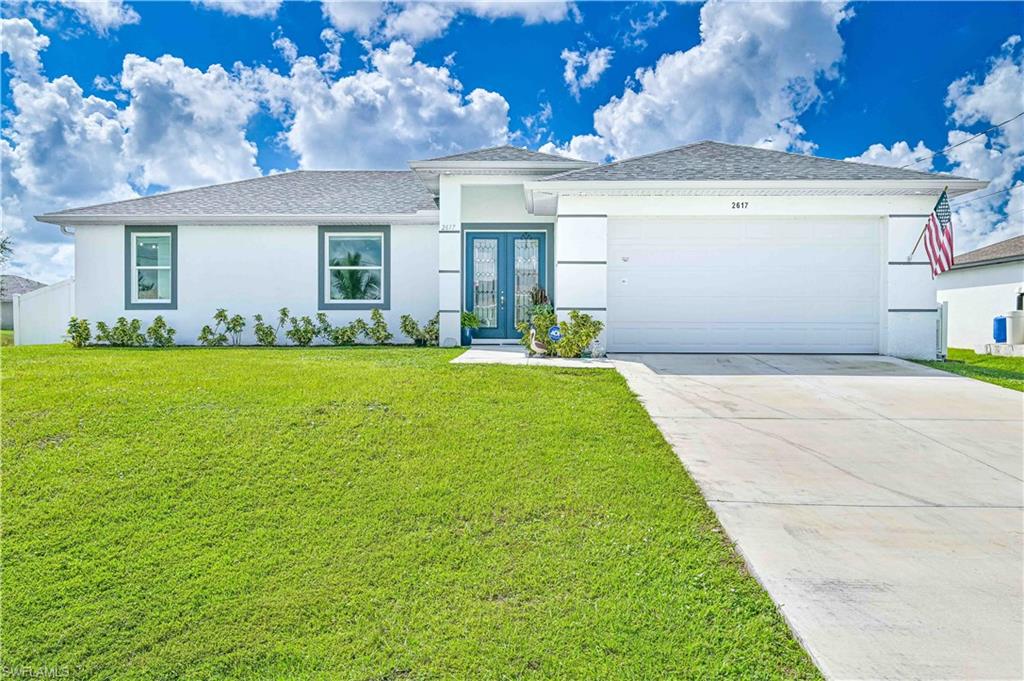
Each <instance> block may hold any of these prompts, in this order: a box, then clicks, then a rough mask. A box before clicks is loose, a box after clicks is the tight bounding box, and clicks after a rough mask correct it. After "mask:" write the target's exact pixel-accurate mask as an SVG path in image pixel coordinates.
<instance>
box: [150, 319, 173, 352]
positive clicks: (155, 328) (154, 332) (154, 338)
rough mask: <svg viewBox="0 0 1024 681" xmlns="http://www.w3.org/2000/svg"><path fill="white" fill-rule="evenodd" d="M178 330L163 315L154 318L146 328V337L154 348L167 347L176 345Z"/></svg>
mask: <svg viewBox="0 0 1024 681" xmlns="http://www.w3.org/2000/svg"><path fill="white" fill-rule="evenodd" d="M175 333H176V331H175V330H174V329H172V328H171V327H169V326H168V325H167V322H166V321H164V318H163V315H157V316H156V317H154V318H153V323H152V324H150V325H149V328H148V329H146V338H148V339H149V344H150V345H152V346H153V347H154V348H167V347H170V346H172V345H174V334H175Z"/></svg>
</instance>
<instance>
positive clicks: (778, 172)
mask: <svg viewBox="0 0 1024 681" xmlns="http://www.w3.org/2000/svg"><path fill="white" fill-rule="evenodd" d="M937 178H946V179H965V178H957V177H954V176H952V175H935V174H932V173H924V172H920V171H917V170H901V169H899V168H889V167H885V166H876V165H870V164H867V163H854V162H851V161H837V160H835V159H831V158H821V157H818V156H804V155H802V154H790V153H786V152H784V151H773V150H770V149H758V148H756V147H748V146H741V145H738V144H725V143H723V142H710V141H705V142H695V143H693V144H687V145H685V146H682V147H677V148H675V149H668V150H666V151H659V152H655V153H653V154H646V155H644V156H636V157H633V158H627V159H623V160H621V161H616V162H614V163H607V164H605V165H599V166H595V167H593V168H584V169H582V170H570V171H569V172H565V173H559V174H558V175H549V176H548V177H545V178H543V179H542V180H541V182H545V181H548V182H550V181H561V180H566V181H569V180H571V181H574V182H577V181H588V180H589V181H629V180H639V181H655V182H656V181H667V182H671V181H700V180H712V181H714V180H719V181H726V182H728V181H750V180H752V181H758V180H765V181H771V180H839V181H843V180H923V179H937Z"/></svg>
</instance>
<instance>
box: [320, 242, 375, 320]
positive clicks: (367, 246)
mask: <svg viewBox="0 0 1024 681" xmlns="http://www.w3.org/2000/svg"><path fill="white" fill-rule="evenodd" d="M389 231H390V230H389V229H388V228H387V227H374V228H369V227H330V228H327V227H321V228H320V287H321V298H320V309H328V310H329V309H372V308H375V307H379V308H385V309H386V308H387V306H388V297H389V296H388V290H387V289H388V275H389V272H388V268H389V265H390V263H389V255H390V254H389V252H388V251H389V244H388V237H389Z"/></svg>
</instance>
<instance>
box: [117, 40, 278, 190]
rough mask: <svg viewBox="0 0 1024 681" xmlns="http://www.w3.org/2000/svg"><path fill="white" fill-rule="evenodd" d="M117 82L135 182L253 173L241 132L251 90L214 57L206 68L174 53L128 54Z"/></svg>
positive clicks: (211, 179) (184, 183) (199, 180)
mask: <svg viewBox="0 0 1024 681" xmlns="http://www.w3.org/2000/svg"><path fill="white" fill-rule="evenodd" d="M121 88H122V89H123V90H125V91H126V92H127V93H128V95H129V97H130V103H129V105H128V107H127V109H125V111H124V120H125V124H126V126H125V127H126V128H127V130H128V134H127V136H126V143H127V145H126V146H127V151H128V154H129V156H130V157H132V158H133V159H136V160H137V162H138V164H139V165H140V168H141V172H140V173H139V181H140V182H141V183H142V184H143V185H151V184H156V185H163V186H168V187H189V186H196V185H203V184H213V183H217V182H227V181H229V180H237V179H241V178H246V177H254V176H256V175H259V174H260V170H259V167H258V166H257V165H256V145H254V144H253V143H252V142H250V141H249V140H247V139H246V138H245V128H246V125H247V124H248V122H249V119H250V118H251V117H252V116H253V115H254V114H255V113H256V111H257V110H258V104H259V103H258V101H257V99H256V93H253V92H252V91H251V90H249V89H248V88H246V87H244V86H243V85H242V83H241V82H240V80H239V79H238V78H237V77H236V76H234V75H232V74H230V73H228V72H227V71H225V70H224V68H223V67H221V66H220V65H219V64H213V65H211V66H210V67H209V68H208V69H207V70H206V71H201V70H199V69H195V68H191V67H189V66H186V65H185V62H184V61H182V60H181V59H179V58H178V57H172V56H170V55H164V56H162V57H159V58H157V59H156V60H155V61H154V60H150V59H146V58H145V57H140V56H138V55H134V54H129V55H127V56H125V58H124V63H123V65H122V71H121Z"/></svg>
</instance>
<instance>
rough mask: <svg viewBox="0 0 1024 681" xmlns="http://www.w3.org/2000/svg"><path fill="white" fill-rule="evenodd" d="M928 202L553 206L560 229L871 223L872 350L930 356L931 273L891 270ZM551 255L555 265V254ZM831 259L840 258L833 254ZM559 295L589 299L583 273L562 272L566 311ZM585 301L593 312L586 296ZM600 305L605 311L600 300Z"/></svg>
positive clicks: (624, 200) (637, 201)
mask: <svg viewBox="0 0 1024 681" xmlns="http://www.w3.org/2000/svg"><path fill="white" fill-rule="evenodd" d="M734 202H742V203H745V207H743V208H734V207H733V206H734ZM934 203H935V197H934V196H735V195H733V196H728V195H724V196H658V195H651V196H616V195H604V196H601V195H590V196H588V195H563V196H561V197H560V198H559V201H558V215H559V217H558V222H557V224H558V225H559V226H561V225H562V224H563V220H565V219H566V218H569V217H570V216H574V215H604V216H607V220H615V219H618V218H625V219H633V218H650V217H655V218H670V217H730V218H750V219H754V220H756V219H757V218H766V217H801V216H805V217H815V216H821V217H825V218H832V217H860V218H871V219H875V220H877V221H878V229H879V230H880V232H881V233H880V243H881V247H880V248H879V251H880V252H879V254H878V257H879V264H880V267H879V272H880V275H879V276H880V279H881V281H880V282H879V295H878V298H879V300H878V306H879V339H878V341H879V342H878V348H879V351H880V352H881V353H882V354H891V355H896V356H900V357H910V358H934V357H935V356H936V351H937V344H936V328H937V327H936V324H937V320H938V314H937V312H936V310H935V308H936V303H935V286H934V283H933V282H932V280H931V276H930V270H929V269H928V268H927V267H926V266H922V265H903V264H896V263H897V262H898V261H905V260H906V256H907V255H908V254H909V253H910V250H911V248H913V243H914V240H915V239H916V238H917V235H918V234H919V233H920V230H921V227H922V226H923V225H924V220H925V218H926V217H927V215H928V213H929V212H930V210H931V208H932V206H933V205H934ZM607 220H606V235H607ZM567 224H568V223H567ZM561 238H562V236H561V229H560V228H559V227H556V232H555V240H556V243H560V240H561ZM605 248H607V236H606V238H605ZM919 251H920V249H919ZM558 257H559V260H561V259H562V255H561V252H559V255H558ZM836 257H842V256H841V254H840V253H837V254H836ZM924 258H925V255H924V253H923V251H920V252H919V253H917V254H916V255H915V258H914V260H915V261H920V260H922V259H924ZM566 290H569V291H573V290H580V291H582V290H587V291H589V292H591V293H593V292H594V291H595V290H596V289H595V288H594V287H593V285H592V282H591V281H590V280H589V275H588V274H585V273H584V270H583V269H579V268H572V267H562V268H561V271H560V273H559V275H558V286H557V289H556V291H557V295H558V298H557V301H556V302H557V304H558V306H559V307H562V306H563V305H565V301H564V298H563V297H562V294H563V293H564V292H565V291H566ZM605 296H607V293H606V294H605ZM587 302H588V303H591V304H594V305H595V306H597V305H596V303H597V301H596V300H594V299H593V298H591V299H588V300H587ZM602 307H607V301H605V303H604V305H602Z"/></svg>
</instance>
